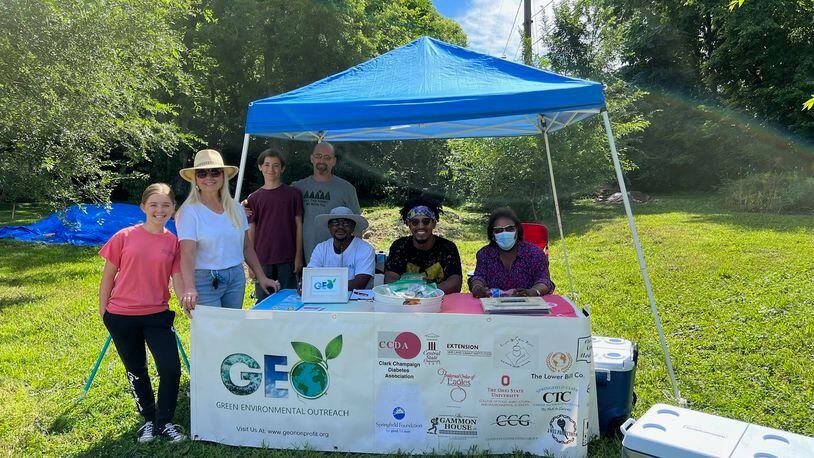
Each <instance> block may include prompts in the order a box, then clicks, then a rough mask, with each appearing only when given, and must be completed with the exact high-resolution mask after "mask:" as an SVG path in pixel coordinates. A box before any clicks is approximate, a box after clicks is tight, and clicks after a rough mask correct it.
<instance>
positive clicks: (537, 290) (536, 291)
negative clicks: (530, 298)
mask: <svg viewBox="0 0 814 458" xmlns="http://www.w3.org/2000/svg"><path fill="white" fill-rule="evenodd" d="M531 289H533V290H534V292H535V293H537V296H538V297H542V294H540V290H539V289H537V288H531Z"/></svg>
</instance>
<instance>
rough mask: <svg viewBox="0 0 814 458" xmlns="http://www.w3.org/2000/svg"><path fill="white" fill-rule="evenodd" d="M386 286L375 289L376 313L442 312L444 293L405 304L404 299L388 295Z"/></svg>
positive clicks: (374, 304) (374, 308) (374, 306)
mask: <svg viewBox="0 0 814 458" xmlns="http://www.w3.org/2000/svg"><path fill="white" fill-rule="evenodd" d="M385 286H386V285H381V286H376V287H374V288H373V310H374V311H376V312H388V313H438V312H440V311H441V302H442V301H443V300H444V292H443V291H441V290H438V293H439V295H438V296H437V297H425V298H421V299H413V300H412V301H410V302H415V303H413V304H405V302H406V301H405V299H404V298H403V297H396V296H390V295H388V294H386V289H384V287H385Z"/></svg>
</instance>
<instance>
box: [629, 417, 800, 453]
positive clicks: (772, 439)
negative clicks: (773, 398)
mask: <svg viewBox="0 0 814 458" xmlns="http://www.w3.org/2000/svg"><path fill="white" fill-rule="evenodd" d="M621 431H622V433H623V434H624V436H625V437H624V439H623V440H622V456H623V457H630V458H641V457H660V458H673V457H675V458H678V457H681V458H684V457H687V458H701V457H731V458H734V457H738V458H746V457H749V458H781V457H790V458H791V457H794V458H797V457H811V456H814V439H812V438H809V437H805V436H800V435H798V434H791V433H787V432H785V431H780V430H776V429H771V428H765V427H762V426H758V425H753V424H749V423H746V422H743V421H738V420H732V419H729V418H723V417H718V416H715V415H710V414H707V413H703V412H696V411H694V410H690V409H684V408H681V407H673V406H670V405H666V404H656V405H654V406H653V407H651V408H650V409H649V410H648V411H647V412H646V413H645V414H644V415H643V416H642V417H641V418H639V419H638V420H633V419H629V420H628V421H626V422H625V424H624V425H622V427H621Z"/></svg>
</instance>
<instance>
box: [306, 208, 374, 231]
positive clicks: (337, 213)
mask: <svg viewBox="0 0 814 458" xmlns="http://www.w3.org/2000/svg"><path fill="white" fill-rule="evenodd" d="M332 219H349V220H351V221H353V222H354V223H356V227H355V228H354V229H353V235H362V233H364V232H365V230H366V229H367V225H368V224H367V220H366V219H365V217H364V216H362V215H357V214H355V213H353V210H351V209H350V208H348V207H336V208H334V209H333V210H331V212H330V213H323V214H322V215H317V217H316V219H315V221H316V225H317V226H323V227H324V226H327V225H328V221H330V220H332Z"/></svg>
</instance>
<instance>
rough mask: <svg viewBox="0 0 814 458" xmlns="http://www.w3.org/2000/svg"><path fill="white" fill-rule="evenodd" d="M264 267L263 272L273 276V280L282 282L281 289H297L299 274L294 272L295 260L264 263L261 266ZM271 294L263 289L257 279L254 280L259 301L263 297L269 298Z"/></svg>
mask: <svg viewBox="0 0 814 458" xmlns="http://www.w3.org/2000/svg"><path fill="white" fill-rule="evenodd" d="M261 267H262V268H263V272H264V273H265V274H266V276H267V277H269V278H271V279H272V280H277V281H278V282H280V289H297V276H296V274H295V272H294V263H293V262H282V263H280V264H263V265H262V266H261ZM268 296H269V295H268V294H266V292H265V291H263V288H261V287H260V284H259V283H257V282H256V281H255V282H254V297H255V299H257V302H260V301H262V300H263V299H265V298H267V297H268Z"/></svg>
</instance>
